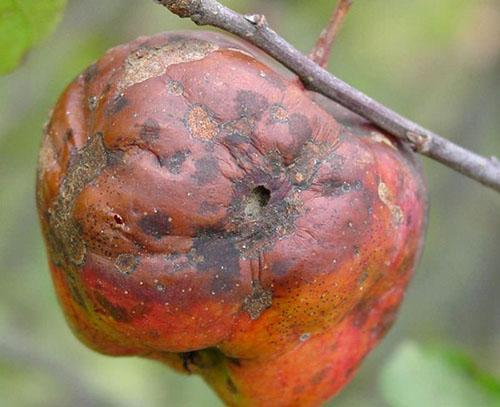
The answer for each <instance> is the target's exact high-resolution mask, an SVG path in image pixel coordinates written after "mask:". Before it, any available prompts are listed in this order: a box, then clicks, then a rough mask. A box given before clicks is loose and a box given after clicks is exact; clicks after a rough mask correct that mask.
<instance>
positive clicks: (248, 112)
mask: <svg viewBox="0 0 500 407" xmlns="http://www.w3.org/2000/svg"><path fill="white" fill-rule="evenodd" d="M236 103H237V110H238V112H239V114H240V117H248V118H253V119H256V120H259V119H260V118H261V117H262V115H263V114H264V111H265V110H266V109H267V107H268V106H269V102H268V101H267V99H266V98H265V97H264V96H263V95H259V94H258V93H255V92H252V91H249V90H241V91H239V92H238V95H237V96H236Z"/></svg>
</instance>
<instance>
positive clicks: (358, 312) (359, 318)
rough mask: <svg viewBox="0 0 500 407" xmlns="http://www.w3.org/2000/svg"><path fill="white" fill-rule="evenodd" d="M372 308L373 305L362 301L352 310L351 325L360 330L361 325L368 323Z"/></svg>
mask: <svg viewBox="0 0 500 407" xmlns="http://www.w3.org/2000/svg"><path fill="white" fill-rule="evenodd" d="M373 306H374V304H373V303H371V302H369V301H367V300H362V301H361V302H360V303H359V304H358V305H356V307H355V308H354V310H353V312H354V320H353V325H354V326H355V327H356V328H358V329H360V328H361V327H363V325H364V324H365V323H366V321H368V317H369V316H370V311H371V309H372V307H373Z"/></svg>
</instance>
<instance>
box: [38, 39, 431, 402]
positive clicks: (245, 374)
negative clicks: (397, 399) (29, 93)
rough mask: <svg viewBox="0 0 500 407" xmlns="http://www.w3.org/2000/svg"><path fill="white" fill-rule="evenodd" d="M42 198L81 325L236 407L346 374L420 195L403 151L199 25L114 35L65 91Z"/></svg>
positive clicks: (61, 284) (93, 341)
mask: <svg viewBox="0 0 500 407" xmlns="http://www.w3.org/2000/svg"><path fill="white" fill-rule="evenodd" d="M37 204H38V210H39V215H40V221H41V225H42V230H43V234H44V237H45V239H46V243H47V248H48V255H49V262H50V268H51V271H52V276H53V280H54V284H55V289H56V292H57V295H58V297H59V300H60V303H61V306H62V307H63V309H64V313H65V315H66V317H67V319H68V322H69V324H70V325H71V327H72V329H73V331H74V332H75V334H76V335H77V336H78V337H79V338H80V339H81V340H82V341H83V342H84V343H85V344H87V345H88V346H90V347H91V348H93V349H95V350H97V351H99V352H102V353H106V354H110V355H140V356H144V357H148V358H152V359H157V360H160V361H162V362H164V363H167V364H169V365H170V366H172V367H174V368H177V369H179V370H180V371H185V372H195V373H199V374H201V375H202V376H203V377H204V378H205V379H206V381H207V382H208V383H209V384H211V385H212V386H213V388H214V389H215V391H216V392H217V393H218V394H219V395H220V397H221V398H222V399H223V400H224V401H225V402H226V403H227V404H228V405H234V406H315V405H319V404H321V402H323V401H324V400H326V399H328V398H329V397H331V396H332V395H334V394H335V393H337V392H338V391H339V390H340V389H341V388H342V387H343V386H344V385H345V384H346V383H347V382H348V381H349V380H350V379H351V377H352V376H353V374H354V372H355V370H356V368H357V367H358V365H359V363H360V361H361V360H362V359H363V357H364V356H365V355H366V354H367V352H368V351H369V350H370V349H372V348H373V347H374V346H375V345H376V344H377V342H378V341H379V340H380V338H381V337H382V336H383V335H384V334H385V332H386V331H387V329H388V328H389V327H390V326H391V324H392V322H393V320H394V318H395V314H396V312H397V310H398V308H399V305H400V303H401V300H402V298H403V295H404V290H405V288H406V286H407V284H408V281H409V279H410V277H411V274H412V272H413V269H414V267H415V263H416V261H417V259H418V257H419V254H420V251H421V247H422V243H423V232H424V228H425V216H426V205H427V203H426V190H425V186H424V183H423V180H422V175H421V171H420V169H419V165H418V163H417V162H416V160H415V158H414V156H413V154H412V153H411V152H410V151H409V150H408V149H407V148H406V147H405V146H404V145H402V144H401V143H399V142H398V141H397V140H395V139H393V138H391V137H390V136H388V135H386V134H384V133H382V132H381V131H380V130H378V129H377V128H376V127H373V126H372V125H370V124H368V123H367V122H365V121H364V120H363V119H361V118H359V117H358V116H356V115H354V114H352V113H350V112H348V111H346V110H344V109H343V108H340V107H339V106H337V105H336V104H334V103H333V102H331V101H329V100H326V99H324V98H322V97H320V96H319V95H316V94H312V93H310V92H308V91H306V90H304V88H303V87H302V85H301V84H300V83H299V82H298V81H297V80H296V79H295V78H293V77H292V76H291V75H290V74H288V73H284V72H282V71H278V70H277V68H272V67H270V66H269V61H268V60H267V59H266V57H265V56H263V55H262V54H260V53H259V52H258V51H256V50H255V49H253V48H251V47H249V46H248V45H245V44H242V43H240V42H237V41H235V40H233V39H230V38H229V37H225V36H221V35H216V34H211V33H206V32H205V33H203V32H198V33H165V34H159V35H156V36H153V37H150V38H139V39H137V40H135V41H133V42H131V43H128V44H125V45H121V46H118V47H116V48H113V49H111V50H109V51H108V52H107V53H106V54H105V55H104V56H103V57H102V58H101V59H100V60H99V61H98V62H97V63H96V64H94V65H92V66H90V67H89V68H88V69H87V70H86V71H85V72H83V73H82V74H81V75H80V76H78V77H77V78H76V79H75V80H74V81H73V83H71V84H70V85H69V86H68V88H67V89H66V91H65V92H64V93H63V95H62V96H61V97H60V99H59V101H58V102H57V104H56V106H55V108H54V110H53V112H52V114H51V117H50V120H49V122H48V123H47V125H46V128H45V134H44V139H43V143H42V147H41V151H40V158H39V171H38V182H37ZM172 391H174V390H172Z"/></svg>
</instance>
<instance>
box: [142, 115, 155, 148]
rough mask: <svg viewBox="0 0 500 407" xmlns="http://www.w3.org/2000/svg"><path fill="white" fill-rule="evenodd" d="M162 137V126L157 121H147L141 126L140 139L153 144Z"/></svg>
mask: <svg viewBox="0 0 500 407" xmlns="http://www.w3.org/2000/svg"><path fill="white" fill-rule="evenodd" d="M159 136H160V125H159V124H158V122H157V121H156V120H155V119H151V118H149V119H147V120H146V121H145V122H144V123H143V124H142V126H141V130H140V132H139V137H140V138H141V139H142V140H144V141H146V142H151V141H154V140H156V139H158V137H159Z"/></svg>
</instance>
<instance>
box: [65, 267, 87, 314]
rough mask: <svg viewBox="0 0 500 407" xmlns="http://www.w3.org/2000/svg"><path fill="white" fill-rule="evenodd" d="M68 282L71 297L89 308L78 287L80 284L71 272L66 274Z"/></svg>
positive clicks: (83, 306)
mask: <svg viewBox="0 0 500 407" xmlns="http://www.w3.org/2000/svg"><path fill="white" fill-rule="evenodd" d="M66 282H67V284H68V287H69V292H70V294H71V297H72V298H73V300H75V302H76V303H77V304H78V305H80V306H81V307H82V308H85V309H86V308H87V307H86V305H85V300H84V299H83V296H82V294H81V292H80V289H79V288H78V285H77V283H76V281H75V277H74V276H73V275H71V274H67V275H66Z"/></svg>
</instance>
